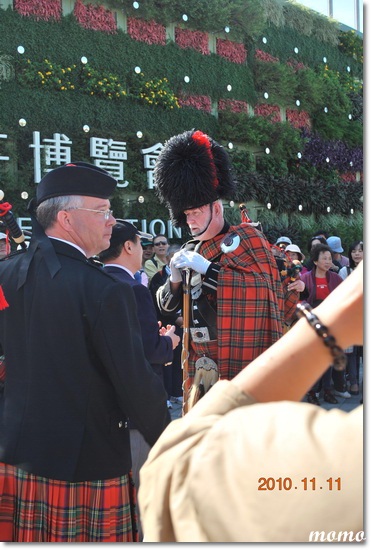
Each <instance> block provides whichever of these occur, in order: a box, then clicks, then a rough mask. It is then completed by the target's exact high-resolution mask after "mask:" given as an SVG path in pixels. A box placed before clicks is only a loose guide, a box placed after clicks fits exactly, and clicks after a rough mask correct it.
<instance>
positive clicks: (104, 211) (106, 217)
mask: <svg viewBox="0 0 371 550" xmlns="http://www.w3.org/2000/svg"><path fill="white" fill-rule="evenodd" d="M70 210H86V211H87V212H96V213H97V214H103V215H104V219H105V220H109V218H110V216H112V212H113V210H93V209H92V208H79V207H76V208H70Z"/></svg>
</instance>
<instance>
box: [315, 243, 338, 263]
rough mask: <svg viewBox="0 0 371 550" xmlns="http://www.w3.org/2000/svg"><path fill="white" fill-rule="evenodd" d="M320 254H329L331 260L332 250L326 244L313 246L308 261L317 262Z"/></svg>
mask: <svg viewBox="0 0 371 550" xmlns="http://www.w3.org/2000/svg"><path fill="white" fill-rule="evenodd" d="M321 252H330V254H331V258H333V255H332V250H331V248H330V247H329V246H328V245H327V244H322V243H321V244H315V245H314V247H313V248H312V250H311V251H310V259H311V260H312V262H317V261H318V258H319V255H320V253H321Z"/></svg>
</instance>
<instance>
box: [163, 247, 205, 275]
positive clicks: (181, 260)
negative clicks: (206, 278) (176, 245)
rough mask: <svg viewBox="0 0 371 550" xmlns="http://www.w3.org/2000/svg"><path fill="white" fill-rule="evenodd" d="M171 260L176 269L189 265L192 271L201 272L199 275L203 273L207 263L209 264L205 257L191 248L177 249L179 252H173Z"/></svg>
mask: <svg viewBox="0 0 371 550" xmlns="http://www.w3.org/2000/svg"><path fill="white" fill-rule="evenodd" d="M171 262H172V263H173V264H174V266H175V267H177V268H178V269H182V268H184V267H190V268H191V269H193V271H197V273H201V275H205V273H206V271H207V270H208V267H209V265H210V264H211V262H209V260H206V258H204V257H203V256H201V254H199V253H198V252H193V251H191V250H179V252H176V253H175V254H174V256H173V258H172V260H171Z"/></svg>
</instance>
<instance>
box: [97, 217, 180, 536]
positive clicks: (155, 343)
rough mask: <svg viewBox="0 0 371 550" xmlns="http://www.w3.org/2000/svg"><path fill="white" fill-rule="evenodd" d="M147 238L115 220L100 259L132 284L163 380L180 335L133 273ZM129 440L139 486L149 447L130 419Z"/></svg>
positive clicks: (146, 341) (150, 354)
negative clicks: (161, 319) (159, 315)
mask: <svg viewBox="0 0 371 550" xmlns="http://www.w3.org/2000/svg"><path fill="white" fill-rule="evenodd" d="M148 238H152V235H149V234H147V233H142V232H141V231H139V230H138V229H137V228H136V227H135V225H133V224H131V223H129V222H127V221H125V220H116V225H114V226H113V229H112V235H111V240H110V247H109V248H108V249H107V250H105V251H103V252H101V254H99V259H100V261H101V262H103V264H104V270H105V271H106V272H107V273H110V274H111V275H112V276H113V277H115V279H117V280H118V281H122V282H125V283H128V284H130V286H131V287H132V289H133V291H134V295H135V299H136V303H137V312H138V318H139V324H140V327H141V331H142V339H143V347H144V354H145V356H146V359H147V360H148V361H149V362H150V363H151V366H152V368H153V370H154V371H155V372H156V374H157V375H158V376H159V377H160V379H161V380H162V382H164V374H163V366H164V364H166V363H171V362H172V360H173V349H175V348H176V347H177V346H178V344H179V342H180V337H179V336H178V335H177V334H175V326H174V325H167V326H162V327H161V329H159V324H158V321H157V313H156V309H155V306H154V303H153V300H152V296H151V293H150V291H149V290H148V288H147V287H146V286H144V285H143V284H141V283H140V282H138V281H137V280H136V279H135V277H134V275H135V273H136V272H137V271H138V270H139V269H140V267H141V265H142V254H143V251H142V244H141V239H148ZM145 383H146V381H145V380H143V384H145ZM130 442H131V453H132V461H133V477H134V482H135V485H136V487H139V470H140V468H141V467H142V465H143V464H144V462H145V460H146V459H147V456H148V453H149V450H150V447H149V445H148V444H147V443H146V442H145V440H144V438H143V435H141V430H140V428H139V427H137V426H136V424H135V421H134V422H133V423H130ZM140 535H141V533H140Z"/></svg>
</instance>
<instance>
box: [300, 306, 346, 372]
mask: <svg viewBox="0 0 371 550" xmlns="http://www.w3.org/2000/svg"><path fill="white" fill-rule="evenodd" d="M296 316H297V317H298V318H300V317H305V319H306V320H307V321H308V323H309V324H310V326H311V327H313V328H314V330H315V331H316V333H317V334H318V336H320V337H321V338H322V339H323V343H324V344H325V346H327V347H328V348H329V349H330V352H331V354H332V356H333V358H334V360H333V367H334V369H335V370H338V371H342V370H344V369H345V367H346V364H347V356H346V355H345V353H344V350H342V349H341V347H340V346H338V345H337V343H336V340H335V338H334V337H333V336H332V335H331V334H330V333H329V330H328V328H327V327H326V326H325V325H322V323H321V321H320V320H319V319H318V317H317V315H315V314H314V313H313V312H312V308H311V306H310V305H309V304H307V303H302V302H301V303H300V304H298V305H297V306H296Z"/></svg>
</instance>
